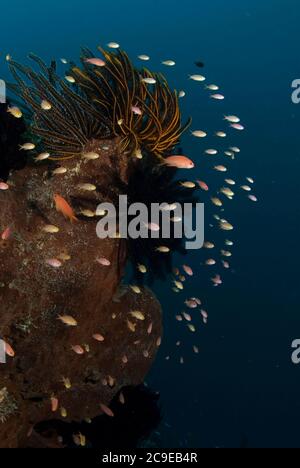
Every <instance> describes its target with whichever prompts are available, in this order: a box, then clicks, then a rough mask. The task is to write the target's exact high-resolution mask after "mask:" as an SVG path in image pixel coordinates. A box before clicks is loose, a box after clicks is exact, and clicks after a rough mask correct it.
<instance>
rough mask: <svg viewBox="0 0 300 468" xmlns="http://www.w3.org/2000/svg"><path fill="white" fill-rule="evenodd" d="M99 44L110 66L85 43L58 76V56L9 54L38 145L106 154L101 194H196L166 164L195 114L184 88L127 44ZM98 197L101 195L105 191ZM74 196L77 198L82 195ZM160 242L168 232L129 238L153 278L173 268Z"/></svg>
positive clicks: (172, 243) (57, 152)
mask: <svg viewBox="0 0 300 468" xmlns="http://www.w3.org/2000/svg"><path fill="white" fill-rule="evenodd" d="M99 50H100V51H101V53H102V55H103V58H104V61H103V65H104V66H96V65H95V64H94V56H93V54H92V52H91V51H90V50H88V49H86V48H84V49H82V54H81V64H82V66H81V67H78V66H76V65H75V64H72V63H71V64H70V67H69V69H68V70H67V71H66V73H65V77H64V78H60V77H59V76H58V73H57V65H56V62H52V63H51V65H50V66H47V65H46V64H45V63H44V62H43V61H42V60H41V59H40V58H39V57H37V56H35V55H33V54H30V55H29V58H30V59H31V60H33V61H34V62H35V63H36V65H37V66H38V68H39V70H38V71H37V72H36V71H34V70H33V69H31V68H29V67H25V66H23V65H20V64H18V63H16V62H14V61H10V62H9V67H10V70H11V72H12V74H13V76H14V78H15V80H16V82H17V84H15V85H11V86H10V89H11V90H12V91H13V92H14V93H15V94H17V96H18V97H19V98H21V99H22V100H23V101H24V103H25V105H26V107H27V108H28V109H29V110H30V111H31V112H32V124H31V127H30V131H31V134H32V138H33V139H34V143H35V144H36V148H37V150H40V151H43V152H46V153H49V154H50V158H49V159H50V160H53V161H55V160H66V159H73V158H75V157H76V156H77V157H78V158H79V159H80V157H82V156H86V155H88V154H90V155H93V154H94V155H95V156H96V158H97V157H100V156H101V160H100V161H99V165H98V166H97V167H98V169H97V171H96V169H95V172H97V174H93V179H91V181H92V182H93V184H94V181H95V179H96V178H97V177H98V179H99V178H100V179H101V181H100V180H99V181H98V183H97V184H96V185H97V187H98V188H99V187H100V186H101V190H100V188H99V191H100V192H101V194H100V195H103V196H104V198H107V197H108V198H110V199H111V200H113V201H114V203H118V195H120V194H126V195H128V201H129V202H130V203H135V202H143V203H144V204H146V205H147V206H148V208H150V205H151V203H154V202H156V203H163V202H168V203H174V202H180V203H181V202H189V201H195V199H194V198H193V192H191V191H190V190H184V189H182V187H180V186H179V184H178V181H177V180H176V177H175V175H176V170H174V169H171V168H168V167H166V166H165V165H164V164H161V163H162V162H163V159H164V158H165V157H167V156H169V155H170V154H172V153H173V152H174V151H175V148H176V147H177V146H178V144H179V142H180V137H181V135H182V133H183V132H184V131H185V130H186V128H187V127H188V126H189V125H190V122H191V120H188V122H187V124H186V125H182V118H181V113H180V109H179V101H178V95H177V92H176V91H172V90H171V89H170V87H169V85H168V83H167V81H166V79H165V78H164V77H163V75H161V74H157V73H153V72H150V71H149V70H147V69H143V70H141V71H140V70H137V69H135V68H134V66H133V64H132V62H131V61H130V59H129V58H128V56H127V54H126V53H125V52H123V51H120V50H119V51H117V52H114V53H111V52H107V51H105V50H103V49H102V48H100V47H99ZM91 59H93V60H91ZM147 78H148V79H149V78H150V79H152V83H153V84H149V83H148V80H147ZM145 80H146V81H145ZM45 103H46V108H45ZM43 104H44V105H43ZM108 142H111V148H110V152H111V155H112V157H111V159H110V160H109V161H108V159H107V155H106V154H105V152H106V150H107V149H108V148H107V147H106V146H107V144H108ZM103 148H104V149H103ZM91 157H92V156H91ZM100 165H101V167H100ZM95 168H96V166H95ZM127 169H129V170H127ZM112 189H113V190H112ZM108 191H110V192H112V191H113V192H114V193H110V194H109V193H108ZM191 193H192V196H191ZM105 194H106V195H107V196H105ZM191 199H192V200H191ZM97 200H98V203H100V201H103V197H102V198H101V197H98V199H97ZM79 201H80V200H79ZM72 202H73V204H74V205H75V206H76V204H78V197H77V198H76V197H75V198H74V199H73V200H72ZM81 202H82V200H81ZM93 209H95V207H93ZM164 244H167V246H168V248H169V249H170V252H174V251H179V252H183V249H182V240H181V239H174V238H173V237H172V236H171V238H170V239H169V240H167V241H165V242H164ZM159 245H161V239H152V238H150V239H148V240H147V239H143V240H138V241H134V242H132V241H130V242H129V243H128V247H129V248H128V253H129V258H130V259H131V260H132V263H133V264H134V266H136V264H137V263H142V262H143V263H147V265H148V267H149V270H150V271H151V275H149V276H150V277H151V276H152V278H153V277H154V276H155V277H157V276H164V274H165V273H166V272H170V271H171V266H172V265H171V257H172V256H171V255H160V254H159V252H157V247H158V246H159ZM139 276H140V275H139ZM142 278H143V276H142V277H140V279H142Z"/></svg>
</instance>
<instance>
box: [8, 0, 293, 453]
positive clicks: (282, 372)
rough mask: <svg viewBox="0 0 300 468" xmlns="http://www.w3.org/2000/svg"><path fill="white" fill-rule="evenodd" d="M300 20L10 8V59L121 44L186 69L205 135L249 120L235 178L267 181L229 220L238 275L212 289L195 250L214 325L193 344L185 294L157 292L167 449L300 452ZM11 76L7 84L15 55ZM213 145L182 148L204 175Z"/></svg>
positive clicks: (289, 3) (98, 7) (59, 4)
mask: <svg viewBox="0 0 300 468" xmlns="http://www.w3.org/2000/svg"><path fill="white" fill-rule="evenodd" d="M299 25H300V3H299V1H298V0H242V1H238V0H226V1H225V0H195V1H192V0H185V1H184V2H175V1H170V0H161V1H158V0H148V1H144V2H141V1H137V0H131V1H124V0H112V1H102V0H85V1H84V2H83V1H79V0H72V1H69V0H60V1H58V0H52V1H51V2H50V1H47V0H45V1H43V2H37V1H36V0H27V1H24V0H11V1H10V2H5V3H4V4H3V5H2V6H1V28H0V44H1V57H2V58H3V57H4V56H5V54H6V53H10V54H11V55H12V56H13V57H14V58H15V59H17V60H19V61H23V60H24V58H25V55H26V54H27V53H28V52H30V51H33V52H35V53H36V54H38V55H40V56H42V57H43V58H45V59H51V58H60V57H66V58H68V59H69V58H73V59H77V57H78V50H79V47H80V46H81V45H87V46H89V47H91V48H92V47H94V46H96V45H98V44H106V43H107V42H108V41H111V40H113V41H118V42H120V43H121V45H122V47H123V48H124V49H125V50H126V51H127V52H128V53H129V55H130V56H132V57H136V56H137V54H140V53H147V54H149V55H151V57H152V62H151V68H153V69H154V70H155V69H160V70H161V66H160V61H161V60H164V59H168V58H172V59H173V58H174V59H175V60H176V61H177V67H176V68H174V69H168V70H164V71H165V72H166V75H167V77H168V78H169V80H170V82H171V84H172V85H173V86H174V87H176V88H178V89H179V88H180V89H181V88H184V89H185V90H186V91H187V97H186V99H185V100H183V101H182V106H183V112H184V114H185V115H186V116H188V115H190V114H191V115H192V116H193V118H194V122H195V127H196V128H204V129H206V128H207V129H209V130H210V131H212V130H219V129H218V128H216V123H215V122H216V119H219V120H217V121H218V122H219V123H220V124H221V122H222V121H221V117H222V114H225V113H235V114H238V115H240V116H241V117H242V119H243V123H244V124H245V125H246V132H244V133H242V134H235V137H234V139H231V141H230V143H232V144H235V145H238V146H240V147H241V148H242V153H241V155H240V156H239V158H238V161H237V162H236V164H235V165H234V166H233V175H234V176H235V177H236V178H237V180H240V181H242V180H243V179H242V178H243V176H253V177H254V178H255V180H256V189H255V192H256V194H257V196H258V197H259V203H258V204H256V205H255V204H252V203H250V202H249V201H247V199H246V196H240V197H239V198H238V199H237V200H236V201H234V203H232V205H231V208H230V212H228V217H229V216H230V220H232V221H233V222H234V224H235V226H236V230H235V233H234V235H233V236H230V237H232V238H233V239H234V241H235V247H234V249H233V250H234V258H233V260H232V266H233V269H234V273H233V274H227V275H226V279H225V284H224V286H223V287H222V288H212V287H211V286H208V281H207V279H208V276H207V273H206V274H205V273H203V269H200V266H199V264H200V262H201V259H200V258H201V257H200V256H199V254H198V253H194V254H190V260H189V263H190V264H192V265H193V266H194V268H195V270H196V271H197V272H198V270H199V274H197V275H196V276H195V277H194V279H193V280H192V281H190V282H189V285H188V287H187V291H186V294H187V295H189V294H191V295H196V293H198V294H199V295H201V297H202V298H204V299H205V305H206V306H207V308H208V310H209V312H210V319H209V324H208V326H207V327H206V328H204V326H200V321H199V326H198V331H197V333H196V334H195V335H192V334H191V333H190V332H188V331H185V328H184V327H183V326H180V325H178V324H177V323H176V322H175V321H174V315H175V313H177V312H180V307H179V306H178V297H177V296H175V295H173V293H172V294H171V293H170V292H169V291H170V290H169V289H166V288H165V287H163V286H162V285H158V286H157V294H158V296H159V298H160V299H161V301H162V304H163V307H164V317H165V342H164V344H163V347H162V349H161V352H160V355H159V357H158V360H157V362H156V363H155V365H154V367H153V369H152V371H151V375H150V376H149V378H148V383H149V384H150V385H151V387H153V388H154V389H156V390H158V391H160V392H161V402H162V408H163V414H164V423H163V424H162V427H161V428H160V429H159V431H160V435H157V436H156V440H157V443H159V444H160V445H161V446H163V447H180V446H184V447H239V446H245V445H248V446H249V447H288V446H294V447H295V446H296V447H299V445H300V429H299V420H300V399H299V395H300V366H298V367H297V366H295V365H293V364H292V363H291V348H290V346H291V342H292V340H293V339H294V338H298V337H300V293H299V289H300V288H299V259H300V256H299V246H298V239H299V225H300V221H299V172H300V171H299V170H300V158H299V156H300V145H299V129H300V105H298V106H296V105H294V104H292V102H291V82H292V80H294V79H295V78H300V57H299V53H298V47H297V46H298V41H299ZM1 57H0V58H1ZM195 60H202V61H204V62H205V69H204V71H203V73H204V74H205V75H206V76H207V78H208V79H209V81H211V82H217V83H218V84H220V85H221V87H222V92H224V94H225V95H226V100H225V101H224V103H219V102H217V103H216V102H212V101H211V100H210V99H208V98H207V94H205V93H204V92H202V91H201V92H200V91H199V96H197V91H196V88H195V84H194V83H191V82H188V81H187V76H188V75H189V74H191V73H196V72H197V69H196V68H195V67H194V66H193V62H194V61H195ZM201 73H202V72H201ZM0 75H1V78H6V77H7V71H6V64H5V63H4V60H3V61H2V62H1V66H0ZM199 89H200V88H199ZM220 129H221V128H220ZM231 134H232V133H231ZM211 144H212V143H211ZM209 146H210V145H209ZM205 147H206V146H204V145H203V143H202V142H200V143H199V142H198V141H194V140H191V138H186V140H185V142H184V149H185V151H186V152H187V153H188V154H189V155H191V156H192V157H193V159H195V160H196V159H197V161H198V169H197V173H195V175H197V176H198V177H200V176H201V164H202V161H204V158H203V156H201V153H202V152H203V149H205ZM208 182H209V180H208ZM229 213H230V214H229ZM207 229H209V228H207ZM177 340H180V341H181V342H182V345H181V347H180V348H179V349H178V348H177V347H176V342H177ZM194 344H196V345H198V346H199V348H200V354H199V356H195V355H194V354H193V352H192V346H193V345H194ZM166 355H171V360H170V361H169V362H166V361H165V359H164V358H165V356H166ZM180 356H184V358H185V364H184V365H180V364H179V358H180ZM165 423H166V424H165Z"/></svg>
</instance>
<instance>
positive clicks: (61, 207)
mask: <svg viewBox="0 0 300 468" xmlns="http://www.w3.org/2000/svg"><path fill="white" fill-rule="evenodd" d="M54 201H55V206H56V210H57V211H58V212H59V213H62V214H63V215H64V217H65V218H67V219H69V220H70V221H71V223H73V222H74V221H78V219H77V218H76V216H75V213H74V211H73V208H72V207H71V206H70V205H69V203H68V202H67V201H66V200H65V199H64V198H63V197H61V196H60V195H57V194H55V195H54Z"/></svg>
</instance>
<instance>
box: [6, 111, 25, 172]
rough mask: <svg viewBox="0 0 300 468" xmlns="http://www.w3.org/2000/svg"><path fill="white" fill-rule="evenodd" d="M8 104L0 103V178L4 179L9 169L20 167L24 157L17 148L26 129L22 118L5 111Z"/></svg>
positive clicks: (23, 162)
mask: <svg viewBox="0 0 300 468" xmlns="http://www.w3.org/2000/svg"><path fill="white" fill-rule="evenodd" d="M8 106H9V104H0V179H1V180H3V181H6V180H7V178H8V176H9V173H10V171H12V170H17V169H22V168H23V167H24V166H25V164H26V159H25V158H24V155H22V152H20V150H19V145H20V144H21V142H22V135H23V134H24V132H25V130H26V125H25V122H24V120H23V119H16V118H14V117H13V116H12V115H11V114H9V113H8V112H7V110H8Z"/></svg>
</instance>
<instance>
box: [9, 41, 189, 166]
mask: <svg viewBox="0 0 300 468" xmlns="http://www.w3.org/2000/svg"><path fill="white" fill-rule="evenodd" d="M99 49H100V50H101V52H102V54H103V55H104V58H105V61H106V62H105V66H104V67H101V68H100V67H97V66H95V65H92V64H90V63H89V62H88V59H89V58H91V57H92V56H93V54H92V52H91V51H89V50H88V49H83V50H82V56H81V62H82V67H81V68H79V67H78V66H75V64H72V65H71V67H70V70H69V71H68V73H67V75H66V77H67V78H68V80H66V79H62V78H60V77H59V76H58V75H57V72H56V63H55V62H52V64H51V66H50V67H48V66H47V65H46V64H45V63H44V62H43V61H42V60H41V59H40V58H39V57H37V56H35V55H33V54H30V55H29V57H30V59H32V60H33V61H35V62H36V64H37V65H38V66H39V71H38V72H36V71H34V70H33V69H31V68H29V67H25V66H23V65H20V64H18V63H16V62H14V61H10V62H9V67H10V70H11V72H12V74H13V76H14V78H15V80H16V81H17V85H12V86H11V87H10V89H11V90H12V91H13V92H15V93H16V94H17V95H18V96H19V97H21V98H22V99H23V101H24V102H25V104H26V105H27V106H28V107H29V109H31V111H32V113H33V124H32V127H31V130H32V133H33V135H36V137H38V138H39V139H40V142H41V146H42V147H43V150H44V151H47V152H49V153H50V154H51V158H53V159H66V158H72V157H74V156H76V155H80V154H82V153H84V152H85V151H86V150H87V149H88V151H90V150H91V142H95V141H98V140H101V139H103V138H106V139H107V138H114V137H119V138H120V140H121V151H123V152H125V151H126V150H128V151H129V153H131V154H135V152H136V151H137V150H139V151H142V152H143V151H145V152H147V153H148V154H151V155H154V156H157V157H163V156H166V155H167V154H168V153H169V152H171V151H172V150H173V149H174V148H175V147H176V145H177V144H178V142H179V139H180V136H181V134H182V133H183V132H184V130H185V129H186V128H187V126H189V124H190V121H188V123H187V124H186V125H185V126H182V123H181V114H180V110H179V105H178V96H177V93H176V91H171V90H170V88H169V86H168V83H167V81H166V80H165V78H164V77H163V76H162V75H161V74H156V73H152V72H150V71H148V70H146V69H143V70H142V71H139V70H136V69H135V68H134V67H133V64H132V63H131V61H130V60H129V58H128V56H127V55H126V53H125V52H123V51H118V52H116V53H110V52H106V51H105V50H103V49H102V48H99ZM145 78H153V79H154V80H155V81H156V83H155V85H148V84H147V83H145V81H144V79H145ZM70 81H71V83H70ZM43 101H44V102H45V101H46V102H47V103H49V109H48V110H45V109H43V106H42V105H41V103H42V102H43ZM136 107H138V109H140V111H141V112H140V115H137V113H135V112H134V111H133V109H134V108H136ZM138 114H139V113H138Z"/></svg>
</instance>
